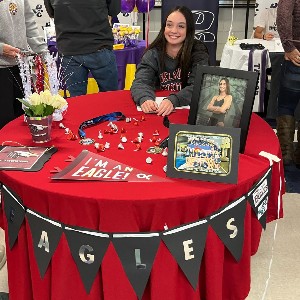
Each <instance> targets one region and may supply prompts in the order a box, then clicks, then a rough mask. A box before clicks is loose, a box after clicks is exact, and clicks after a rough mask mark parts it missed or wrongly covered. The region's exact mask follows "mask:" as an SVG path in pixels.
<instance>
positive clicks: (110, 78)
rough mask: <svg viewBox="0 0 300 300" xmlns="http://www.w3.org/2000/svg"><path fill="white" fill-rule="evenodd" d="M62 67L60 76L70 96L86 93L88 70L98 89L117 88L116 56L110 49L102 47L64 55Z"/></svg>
mask: <svg viewBox="0 0 300 300" xmlns="http://www.w3.org/2000/svg"><path fill="white" fill-rule="evenodd" d="M62 67H63V70H64V71H63V73H62V77H63V78H64V81H65V82H66V88H67V90H68V91H69V92H70V95H71V97H74V96H80V95H85V94H86V90H87V83H88V74H89V72H91V73H92V75H93V77H94V78H95V80H96V82H97V84H98V87H99V91H101V92H106V91H114V90H117V89H118V70H117V63H116V56H115V54H114V52H113V51H112V50H108V49H106V48H104V49H101V50H99V51H97V52H94V53H90V54H79V55H64V56H63V57H62Z"/></svg>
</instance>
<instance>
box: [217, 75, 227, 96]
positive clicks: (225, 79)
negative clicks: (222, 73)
mask: <svg viewBox="0 0 300 300" xmlns="http://www.w3.org/2000/svg"><path fill="white" fill-rule="evenodd" d="M223 80H224V81H225V83H226V91H225V93H226V95H230V83H229V80H228V78H226V77H223V78H221V79H220V80H219V86H220V83H221V81H223ZM219 94H220V87H219Z"/></svg>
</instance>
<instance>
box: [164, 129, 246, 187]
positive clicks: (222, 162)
mask: <svg viewBox="0 0 300 300" xmlns="http://www.w3.org/2000/svg"><path fill="white" fill-rule="evenodd" d="M169 130H170V136H169V143H168V164H167V176H168V177H173V178H185V179H195V180H204V181H212V182H225V183H237V178H238V161H239V147H240V132H241V129H240V128H226V127H212V126H203V125H187V124H170V128H169Z"/></svg>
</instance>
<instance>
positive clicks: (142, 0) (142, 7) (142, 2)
mask: <svg viewBox="0 0 300 300" xmlns="http://www.w3.org/2000/svg"><path fill="white" fill-rule="evenodd" d="M148 1H149V11H150V10H151V9H152V8H153V7H154V4H155V0H136V7H137V9H138V11H139V12H140V13H146V12H148Z"/></svg>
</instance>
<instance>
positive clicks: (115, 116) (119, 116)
mask: <svg viewBox="0 0 300 300" xmlns="http://www.w3.org/2000/svg"><path fill="white" fill-rule="evenodd" d="M125 118H126V117H125V116H124V115H123V113H121V112H119V111H116V112H112V113H109V114H106V115H103V116H98V117H95V118H93V119H90V120H87V121H84V122H82V123H81V124H80V126H79V129H78V135H79V136H80V138H81V139H85V138H86V133H85V132H84V131H83V129H85V128H87V127H91V126H94V125H97V124H100V123H103V122H105V121H120V120H125Z"/></svg>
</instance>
